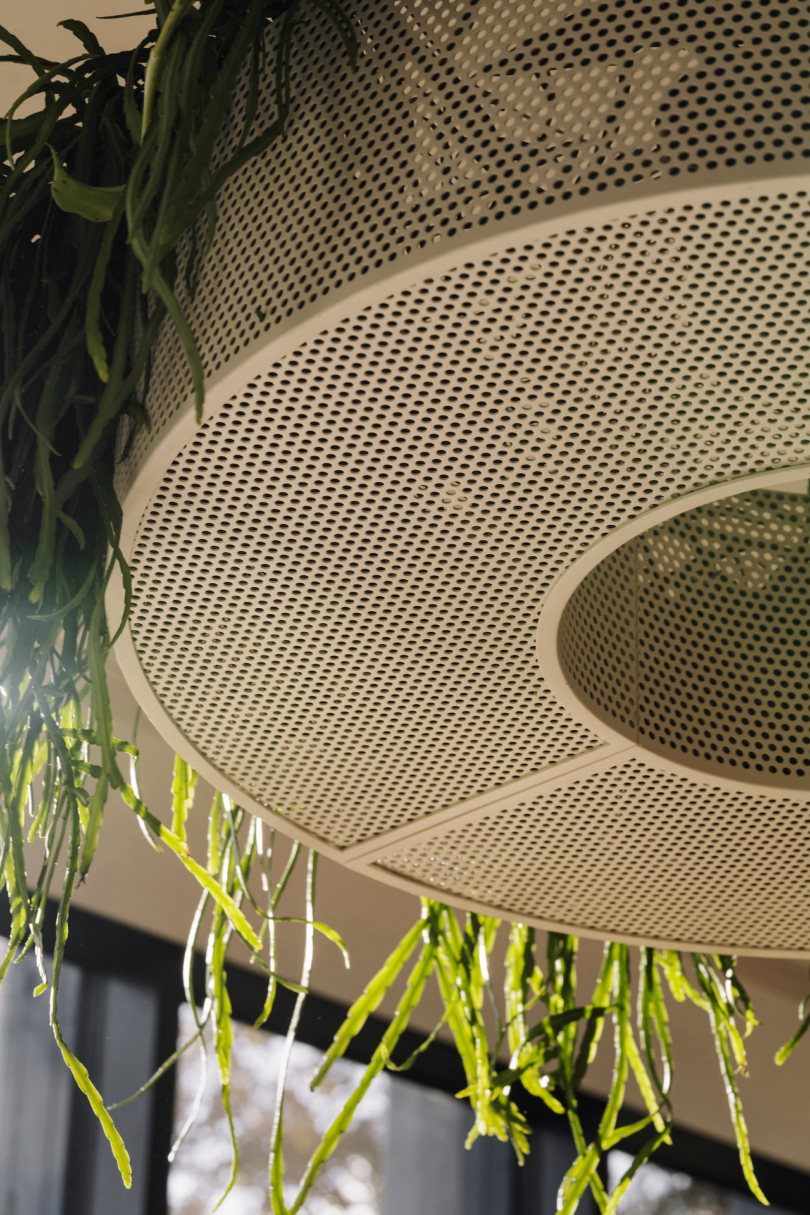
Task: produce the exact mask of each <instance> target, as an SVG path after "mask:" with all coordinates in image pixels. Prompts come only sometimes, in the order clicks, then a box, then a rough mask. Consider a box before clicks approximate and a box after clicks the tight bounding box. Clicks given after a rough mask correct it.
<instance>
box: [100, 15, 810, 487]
mask: <svg viewBox="0 0 810 1215" xmlns="http://www.w3.org/2000/svg"><path fill="white" fill-rule="evenodd" d="M355 18H356V21H357V23H358V28H359V29H360V31H361V52H360V60H359V65H358V69H357V71H356V72H353V71H352V70H351V68H350V66H349V64H348V62H347V59H346V56H345V54H344V53H343V51H342V49H341V48H340V46H339V44H338V43H337V42H336V39H335V37H334V31H333V30H332V28H331V26H330V25H329V23H328V22H327V21H326V20H325V19H324V17H323V15H322V13H320V12H319V11H318V10H315V9H314V8H313V10H312V11H311V12H309V13H308V14H306V19H305V20H303V21H302V22H301V24H300V26H299V27H298V28H297V32H296V41H295V50H294V54H293V76H292V96H293V111H292V118H291V121H290V125H289V133H288V137H287V138H286V139H285V140H283V141H282V142H279V143H277V144H274V145H273V146H271V148H270V149H269V151H268V152H267V153H266V154H265V155H264V156H263V157H261V158H259V159H258V160H256V161H254V162H252V163H251V164H249V165H247V166H246V167H245V168H244V169H243V170H242V171H241V172H240V173H239V174H238V176H237V177H236V178H235V179H234V180H233V181H232V182H231V183H230V184H229V185H227V186H226V187H225V189H224V190H223V192H222V194H221V197H220V199H219V221H218V228H217V238H216V243H215V246H214V248H213V250H212V251H211V253H210V255H209V257H208V258H207V259H206V261H205V264H204V266H203V268H202V273H201V276H200V280H199V284H198V287H197V291H196V294H195V298H194V300H190V299H186V300H185V301H184V306H185V310H186V312H187V315H188V317H189V320H190V322H191V325H192V328H193V330H194V333H195V335H196V338H197V341H198V344H199V347H200V350H201V353H202V358H203V364H204V367H205V372H206V376H207V379H208V385H209V400H211V399H212V396H213V390H214V389H215V387H216V384H217V383H218V382H219V381H220V380H221V379H222V378H223V377H224V376H225V373H226V372H227V370H228V368H229V367H230V368H231V369H233V365H234V363H236V362H239V361H244V360H245V358H246V356H249V354H250V351H251V350H255V349H260V348H261V347H262V346H265V345H267V344H268V343H269V342H271V341H272V340H273V339H274V338H275V337H277V336H278V335H280V334H282V333H283V332H285V331H286V330H291V329H296V328H298V327H300V325H301V324H302V322H305V321H307V320H311V321H312V322H313V325H314V331H316V332H317V328H318V326H317V318H318V316H321V315H324V314H325V313H326V311H327V310H329V309H330V308H333V307H334V306H339V305H340V303H341V301H346V315H351V314H352V312H353V308H352V306H351V305H350V304H349V302H348V301H349V300H350V299H352V297H354V296H357V295H358V293H361V294H362V292H363V290H364V289H366V288H368V287H369V286H370V285H372V284H373V283H380V282H382V281H385V280H390V279H391V277H392V276H393V275H395V274H398V273H399V272H401V271H407V269H408V267H413V273H414V276H416V277H418V276H419V271H418V269H417V267H419V266H422V265H425V264H427V263H430V262H431V261H435V260H436V258H437V256H438V255H440V254H443V253H446V252H450V251H452V250H457V251H458V255H459V259H460V260H462V261H463V249H464V248H465V247H466V246H469V245H472V244H475V243H476V242H477V241H480V240H481V239H484V238H488V237H491V238H492V239H493V240H496V239H498V237H499V235H502V234H503V233H504V232H509V231H514V232H515V234H516V239H518V240H519V237H518V235H517V234H518V233H519V231H520V229H521V228H524V227H526V226H527V225H531V224H533V223H535V222H536V221H538V220H542V219H551V218H560V219H564V218H565V217H567V216H571V217H572V218H573V216H574V215H575V214H576V213H578V212H581V211H583V210H586V209H590V208H593V207H596V206H602V205H608V204H610V203H611V202H614V203H615V202H620V203H621V202H628V203H629V202H632V201H633V200H634V199H642V198H647V197H653V196H658V197H660V196H662V195H663V196H666V195H668V194H670V193H672V192H677V191H679V190H681V189H683V188H685V187H694V186H696V185H700V184H703V183H705V184H706V185H707V186H710V185H712V184H722V183H728V182H730V181H746V180H752V181H754V180H761V179H762V177H763V176H765V175H768V174H772V175H774V176H784V175H785V174H789V173H791V172H793V171H801V170H802V169H804V170H806V168H807V157H808V156H810V130H809V129H808V127H809V125H810V124H808V114H810V96H809V95H808V94H810V88H808V79H807V76H808V73H807V63H808V62H809V61H810V12H809V11H808V6H807V4H806V3H801V4H795V5H784V4H780V5H778V6H777V5H772V6H767V5H763V6H756V7H752V6H751V4H750V3H749V0H733V2H730V3H725V4H723V5H722V6H716V7H715V6H712V7H710V8H706V7H705V6H703V5H695V6H691V7H688V8H687V7H686V6H684V5H683V4H681V3H667V0H664V2H662V3H660V4H655V5H647V4H644V5H642V4H634V3H628V2H624V0H610V2H608V3H602V4H592V5H589V4H583V3H581V2H580V0H556V2H551V3H533V4H523V5H514V4H512V3H511V0H479V2H478V3H475V2H474V0H448V3H446V4H443V5H436V4H433V3H428V2H425V3H420V0H406V2H401V0H400V2H394V0H388V2H383V3H380V0H360V3H358V4H357V6H356V9H355ZM274 36H275V35H274V33H273V31H271V34H270V41H271V42H272V40H273V37H274ZM269 62H270V63H272V57H269ZM246 87H247V79H245V82H244V85H243V87H242V89H241V91H237V94H236V96H235V97H234V104H233V110H232V120H231V123H230V127H229V130H228V132H227V133H226V137H225V140H224V143H223V147H222V149H221V155H223V156H224V155H225V153H226V152H227V151H228V150H229V149H230V148H232V147H233V146H235V144H236V142H237V140H238V138H239V136H240V134H241V128H242V111H243V106H244V96H245V92H246ZM274 113H275V91H274V81H273V74H272V70H271V69H270V68H268V75H267V81H266V89H265V92H264V96H263V99H262V103H261V105H260V108H259V113H258V115H257V119H256V121H257V124H258V128H260V127H261V126H262V125H263V124H265V123H268V122H271V121H272V119H273V117H274ZM606 260H607V261H609V260H610V258H609V257H608V258H607V259H606ZM575 264H576V262H575V261H572V262H571V266H572V273H573V272H574V271H573V267H574V266H575ZM604 277H605V281H606V282H607V283H609V281H610V277H611V268H610V266H609V265H606V266H605V275H604ZM189 396H190V378H189V373H188V367H187V364H186V360H185V358H184V355H183V352H182V349H181V347H180V344H179V342H178V340H177V338H176V335H175V333H174V332H173V330H171V329H170V328H169V327H167V329H166V331H165V335H164V339H163V341H162V343H161V344H160V347H159V350H158V353H157V357H156V361H155V366H154V373H153V375H152V379H151V386H150V392H149V398H148V406H149V412H150V418H151V423H152V425H151V429H150V430H149V431H144V432H142V433H141V434H140V435H139V436H138V437H137V438H136V440H135V443H134V445H133V448H132V450H131V454H130V455H129V458H128V459H127V461H126V462H125V463H124V465H123V466H122V468H121V471H120V476H119V494H120V496H121V497H122V498H123V497H125V496H126V494H127V492H128V490H129V488H130V487H131V485H132V483H133V481H134V479H135V478H136V476H137V473H138V470H139V468H140V467H141V466H142V465H143V463H144V461H145V460H146V459H147V458H148V456H149V453H150V452H151V451H152V450H153V449H154V447H155V446H156V445H157V444H158V443H159V442H160V440H161V437H162V435H163V434H164V432H165V431H166V429H167V428H168V427H169V426H171V424H172V422H173V420H174V419H175V418H176V417H177V415H178V414H179V413H180V412H184V411H185V410H186V409H187V408H188V407H189V404H190V402H189ZM122 442H123V437H122Z"/></svg>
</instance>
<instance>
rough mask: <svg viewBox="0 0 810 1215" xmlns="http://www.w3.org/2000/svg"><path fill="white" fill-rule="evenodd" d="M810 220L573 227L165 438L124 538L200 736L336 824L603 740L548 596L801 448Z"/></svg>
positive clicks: (412, 296) (189, 723) (704, 216)
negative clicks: (547, 614) (553, 642)
mask: <svg viewBox="0 0 810 1215" xmlns="http://www.w3.org/2000/svg"><path fill="white" fill-rule="evenodd" d="M806 211H807V204H806V202H805V200H804V197H803V196H802V197H799V198H795V199H788V198H780V199H768V200H758V201H756V202H747V203H739V204H737V205H731V204H725V205H720V204H718V205H717V206H715V207H707V208H700V209H696V208H691V207H690V208H686V209H683V210H681V211H677V210H674V209H670V210H668V211H667V212H665V213H664V214H660V215H659V214H655V213H650V214H647V215H644V216H639V217H638V218H637V219H635V220H628V221H627V223H626V225H625V226H620V225H614V224H608V225H605V227H604V228H603V229H601V230H596V231H592V232H586V233H582V234H578V233H573V232H567V233H564V234H561V235H560V236H559V237H557V238H556V239H554V240H548V241H546V242H543V244H542V245H541V246H540V247H538V248H533V247H531V246H527V247H523V248H521V249H515V250H514V251H513V252H512V253H511V254H510V255H509V256H504V257H500V258H497V259H492V260H491V261H490V262H488V263H485V264H483V265H482V266H465V267H462V268H460V269H459V270H458V271H457V272H456V273H455V274H448V275H446V276H444V278H443V279H442V281H440V282H428V283H426V284H425V285H424V286H422V287H421V288H419V289H418V290H414V291H405V292H402V293H400V294H399V295H398V296H396V297H393V298H391V299H389V300H387V301H385V302H384V303H383V304H381V305H380V306H379V307H377V308H372V309H369V310H367V311H366V312H365V313H363V314H362V315H361V316H359V317H357V318H356V319H355V320H354V321H352V322H351V323H347V324H345V325H342V326H338V327H336V328H335V330H334V331H333V332H332V333H329V334H326V335H324V336H323V337H321V338H319V339H317V340H316V341H314V342H312V343H310V344H309V345H308V346H307V347H305V348H304V349H302V350H300V351H298V352H296V353H295V354H294V355H291V356H289V357H288V358H286V359H284V360H282V361H281V362H280V363H279V364H278V365H277V366H276V367H274V368H272V369H270V370H269V371H268V373H267V375H266V377H265V378H264V379H263V380H261V381H257V382H255V383H254V384H252V385H251V386H250V387H249V388H248V389H247V390H246V391H245V392H244V393H243V394H242V395H241V396H240V397H239V398H237V399H235V400H234V401H232V402H231V403H230V404H229V405H228V406H227V407H226V408H225V409H224V410H223V411H222V412H221V413H220V414H219V415H218V417H217V418H216V419H214V420H212V421H211V422H209V423H207V424H206V425H205V426H203V427H202V429H201V430H200V431H199V432H198V435H197V437H196V438H195V439H194V440H193V441H192V443H191V444H190V445H189V447H188V448H187V449H186V450H185V451H184V452H182V453H181V454H180V455H179V456H178V458H177V459H176V461H175V462H174V464H173V466H172V468H171V469H170V470H169V472H168V473H167V475H166V476H165V478H164V479H163V482H162V484H161V486H160V488H159V490H158V492H157V493H156V495H155V497H154V499H153V501H152V504H151V506H150V508H149V510H148V512H147V514H146V515H145V516H144V518H143V520H142V523H141V526H140V530H139V533H138V539H137V543H136V546H135V548H134V550H133V553H132V567H133V575H134V579H135V600H134V607H133V617H132V625H131V629H132V636H133V639H134V642H135V645H136V647H137V652H138V655H139V658H140V662H141V664H142V666H143V668H144V670H146V671H147V672H148V674H149V679H150V681H151V683H152V686H153V687H154V688H155V690H156V692H157V694H158V696H159V697H160V699H161V700H162V701H163V702H164V703H165V704H167V705H171V713H172V717H173V719H174V720H175V722H176V723H177V724H178V725H179V727H180V728H181V729H182V730H183V732H184V733H185V734H186V736H187V737H188V738H189V739H190V740H191V741H192V742H193V744H194V745H195V746H196V747H197V748H199V750H200V751H202V752H203V753H204V754H207V755H209V756H211V757H215V758H216V762H217V764H218V766H220V767H221V768H222V769H223V770H224V771H225V772H226V774H227V775H228V776H229V777H231V778H232V779H234V780H235V781H237V783H238V784H239V785H240V786H241V787H243V788H245V789H246V790H247V791H248V792H250V793H251V794H252V795H253V796H255V797H256V798H257V800H258V801H260V802H262V803H263V804H265V805H267V806H269V807H270V808H275V807H278V808H280V809H281V810H282V811H283V813H284V814H285V815H286V816H287V817H288V818H289V819H290V821H291V822H292V823H294V824H298V825H300V826H302V827H306V828H309V829H310V830H311V831H313V832H314V833H315V834H317V835H319V836H321V837H323V838H325V839H326V840H327V841H330V842H333V843H335V844H338V845H347V844H349V843H352V842H357V841H358V840H359V839H360V838H365V837H366V836H367V835H369V834H375V833H377V832H379V831H380V830H384V829H387V828H389V827H392V826H395V825H397V824H399V823H402V822H403V821H407V820H408V819H409V818H415V817H418V816H420V815H423V814H426V813H428V812H430V811H431V810H432V809H438V808H440V807H441V806H443V805H446V804H448V803H450V802H454V801H456V800H460V799H461V798H464V797H467V796H472V795H473V794H474V793H478V792H481V791H482V790H483V789H486V788H489V787H491V786H495V785H499V784H501V783H503V782H505V781H508V780H510V779H512V778H516V777H519V776H523V775H525V774H526V773H528V772H531V771H533V770H536V769H537V768H539V767H541V766H543V765H544V764H546V763H549V762H553V761H555V760H562V759H568V758H570V757H572V756H574V755H576V754H578V753H580V752H581V751H584V750H586V749H587V748H588V747H589V746H591V745H593V743H594V741H596V739H595V736H594V735H593V734H592V733H591V731H590V730H588V729H586V728H585V727H583V726H578V725H575V724H574V722H573V721H572V719H571V718H570V716H569V715H568V713H566V712H565V711H564V710H563V709H562V708H561V707H560V706H558V705H556V704H555V702H554V700H553V698H552V697H551V696H550V694H549V693H548V691H547V690H546V689H545V687H544V685H543V684H542V682H540V681H539V679H538V675H537V671H536V667H535V661H534V654H533V631H534V627H535V624H536V620H537V615H538V612H539V606H540V602H541V599H542V595H543V593H544V590H545V589H546V587H547V586H548V585H549V584H550V582H551V580H552V579H553V578H554V577H555V576H556V575H557V574H558V573H559V572H560V571H561V570H563V569H565V568H566V567H567V566H568V565H569V564H570V563H571V562H572V560H573V559H574V558H575V557H576V556H577V554H578V553H579V552H581V551H582V550H583V549H584V548H585V547H586V546H587V545H589V544H590V543H592V542H593V541H594V540H596V539H597V538H598V537H599V536H600V535H602V534H604V533H605V532H606V531H609V530H610V529H611V528H612V527H614V526H616V525H617V524H619V523H622V522H624V521H625V520H626V519H628V518H632V517H633V516H635V515H637V514H638V513H639V512H641V511H643V510H645V509H648V508H649V507H651V506H653V505H655V504H657V503H659V502H662V501H665V500H667V499H669V498H672V497H677V496H678V495H679V494H681V493H684V492H686V491H687V490H689V489H692V488H693V487H694V486H696V485H700V484H701V483H705V481H706V480H707V479H710V478H716V477H718V476H723V477H728V476H730V475H733V474H735V473H736V474H743V473H749V472H753V471H756V470H758V469H759V468H760V467H761V466H762V464H763V462H768V463H770V464H771V465H772V466H773V465H775V466H778V465H779V463H780V462H785V463H787V462H789V461H791V460H796V459H800V458H802V457H803V458H805V459H810V434H808V427H807V421H806V419H807V413H808V402H807V398H806V396H805V394H804V391H803V390H801V389H797V388H796V387H795V384H796V383H801V382H803V381H801V380H798V379H797V376H799V368H800V366H801V364H800V359H801V358H802V352H803V350H804V348H805V343H806V338H805V336H804V335H805V333H806V326H805V318H804V315H803V313H802V312H801V310H799V309H797V308H795V307H794V300H795V299H797V298H798V293H799V292H802V291H804V290H805V283H804V278H803V273H804V271H803V269H802V268H801V266H800V265H799V263H798V260H797V253H796V247H795V241H796V235H797V233H798V234H800V235H803V232H804V228H803V224H804V222H805V214H806ZM723 232H728V233H733V238H734V240H735V241H736V242H737V243H736V245H732V246H731V248H732V251H733V254H732V255H729V256H726V257H724V258H723V259H722V260H723V262H724V263H725V264H723V265H720V264H719V259H718V258H716V256H715V250H714V248H713V238H714V235H715V233H717V234H721V233H723ZM771 232H773V236H771ZM763 248H765V249H771V250H772V254H771V256H769V257H768V259H767V261H764V262H763V263H759V264H758V263H757V262H756V261H755V256H758V255H759V251H760V250H761V249H763ZM780 253H781V254H782V262H781V263H780V264H781V265H782V266H784V270H782V271H781V272H780V273H781V275H783V276H784V277H779V278H777V276H776V275H775V274H774V273H773V272H772V269H771V257H775V256H776V255H778V254H780ZM734 254H735V255H734ZM608 259H610V260H608ZM610 276H613V277H612V278H611V277H610ZM775 280H776V281H775ZM712 284H714V285H715V287H716V288H717V289H718V290H719V289H724V290H726V291H727V292H728V294H727V295H726V296H725V297H724V304H725V306H724V307H723V308H720V307H718V306H717V303H716V300H715V296H714V294H713V292H712V290H711V287H712ZM608 285H609V287H610V289H609V290H606V288H607V287H608ZM592 288H593V290H592ZM732 288H733V291H732ZM769 295H770V296H771V297H772V298H770V299H767V297H768V296H769ZM600 297H601V298H600ZM794 314H795V315H794ZM656 318H658V319H656ZM572 321H573V322H574V323H573V324H572ZM738 335H744V337H745V342H746V353H742V352H736V351H734V344H735V343H736V342H737V341H738V340H742V339H741V337H739V338H738ZM756 343H759V345H755V344H756ZM749 349H750V351H751V353H750V355H749V354H748V353H747V351H748V350H749ZM771 394H772V395H771ZM773 398H776V399H775V400H774V399H773ZM765 402H767V403H768V406H769V408H768V409H767V410H766V409H764V408H763V403H765ZM777 402H778V403H777Z"/></svg>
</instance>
